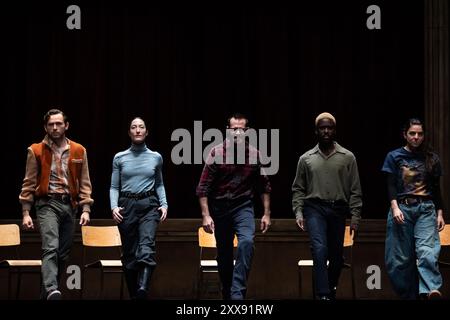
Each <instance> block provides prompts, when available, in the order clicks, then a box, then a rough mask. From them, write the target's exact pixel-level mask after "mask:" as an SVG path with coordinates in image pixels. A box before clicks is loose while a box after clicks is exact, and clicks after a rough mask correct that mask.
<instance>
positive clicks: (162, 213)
mask: <svg viewBox="0 0 450 320" xmlns="http://www.w3.org/2000/svg"><path fill="white" fill-rule="evenodd" d="M158 211H161V218H160V220H159V221H164V220H166V218H167V208H164V207H159V208H158Z"/></svg>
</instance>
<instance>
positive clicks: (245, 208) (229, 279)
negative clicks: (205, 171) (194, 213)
mask: <svg viewBox="0 0 450 320" xmlns="http://www.w3.org/2000/svg"><path fill="white" fill-rule="evenodd" d="M210 211H211V216H212V218H213V220H214V225H215V232H214V234H215V237H216V243H217V264H218V269H219V275H220V280H221V282H222V294H223V297H224V299H232V300H241V299H244V298H245V294H246V292H247V279H248V275H249V273H250V268H251V263H252V259H253V252H254V235H255V217H254V212H253V203H252V202H251V200H247V201H244V202H237V203H236V202H233V201H210ZM235 233H236V235H237V238H238V247H237V253H236V264H235V265H234V266H233V239H234V234H235Z"/></svg>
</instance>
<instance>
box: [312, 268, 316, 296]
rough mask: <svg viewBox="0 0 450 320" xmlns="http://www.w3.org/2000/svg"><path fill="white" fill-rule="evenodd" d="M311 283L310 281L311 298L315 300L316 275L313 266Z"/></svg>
mask: <svg viewBox="0 0 450 320" xmlns="http://www.w3.org/2000/svg"><path fill="white" fill-rule="evenodd" d="M311 283H312V294H313V300H316V275H315V273H314V267H312V268H311Z"/></svg>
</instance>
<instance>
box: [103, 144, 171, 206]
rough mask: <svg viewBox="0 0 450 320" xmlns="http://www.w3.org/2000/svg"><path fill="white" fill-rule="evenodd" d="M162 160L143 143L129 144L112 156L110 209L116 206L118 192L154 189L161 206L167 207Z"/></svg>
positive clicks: (138, 191) (139, 191) (137, 191)
mask: <svg viewBox="0 0 450 320" xmlns="http://www.w3.org/2000/svg"><path fill="white" fill-rule="evenodd" d="M162 164H163V160H162V157H161V155H160V154H159V153H158V152H155V151H151V150H150V149H148V148H147V146H146V145H145V143H143V144H140V145H135V144H133V145H131V147H130V148H129V149H127V150H125V151H122V152H119V153H117V154H116V155H115V156H114V160H113V171H112V175H111V188H110V189H109V198H110V203H111V210H112V209H114V208H117V207H118V204H117V202H118V200H119V192H131V193H141V192H146V191H149V190H151V189H154V190H155V192H156V194H157V196H158V199H159V204H160V206H161V207H164V208H167V200H166V191H165V189H164V183H163V178H162Z"/></svg>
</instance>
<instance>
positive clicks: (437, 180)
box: [432, 176, 445, 232]
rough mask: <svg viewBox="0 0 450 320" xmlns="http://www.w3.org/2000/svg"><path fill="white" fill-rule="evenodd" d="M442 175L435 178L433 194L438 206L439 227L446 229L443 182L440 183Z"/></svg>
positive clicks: (440, 229)
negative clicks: (442, 191)
mask: <svg viewBox="0 0 450 320" xmlns="http://www.w3.org/2000/svg"><path fill="white" fill-rule="evenodd" d="M440 180H441V179H440V177H439V176H438V177H435V178H434V179H433V185H432V188H433V190H432V194H433V203H434V206H435V207H436V213H437V217H436V218H437V227H438V231H439V232H440V231H442V230H444V227H445V220H444V209H443V204H442V193H441V183H440Z"/></svg>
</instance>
